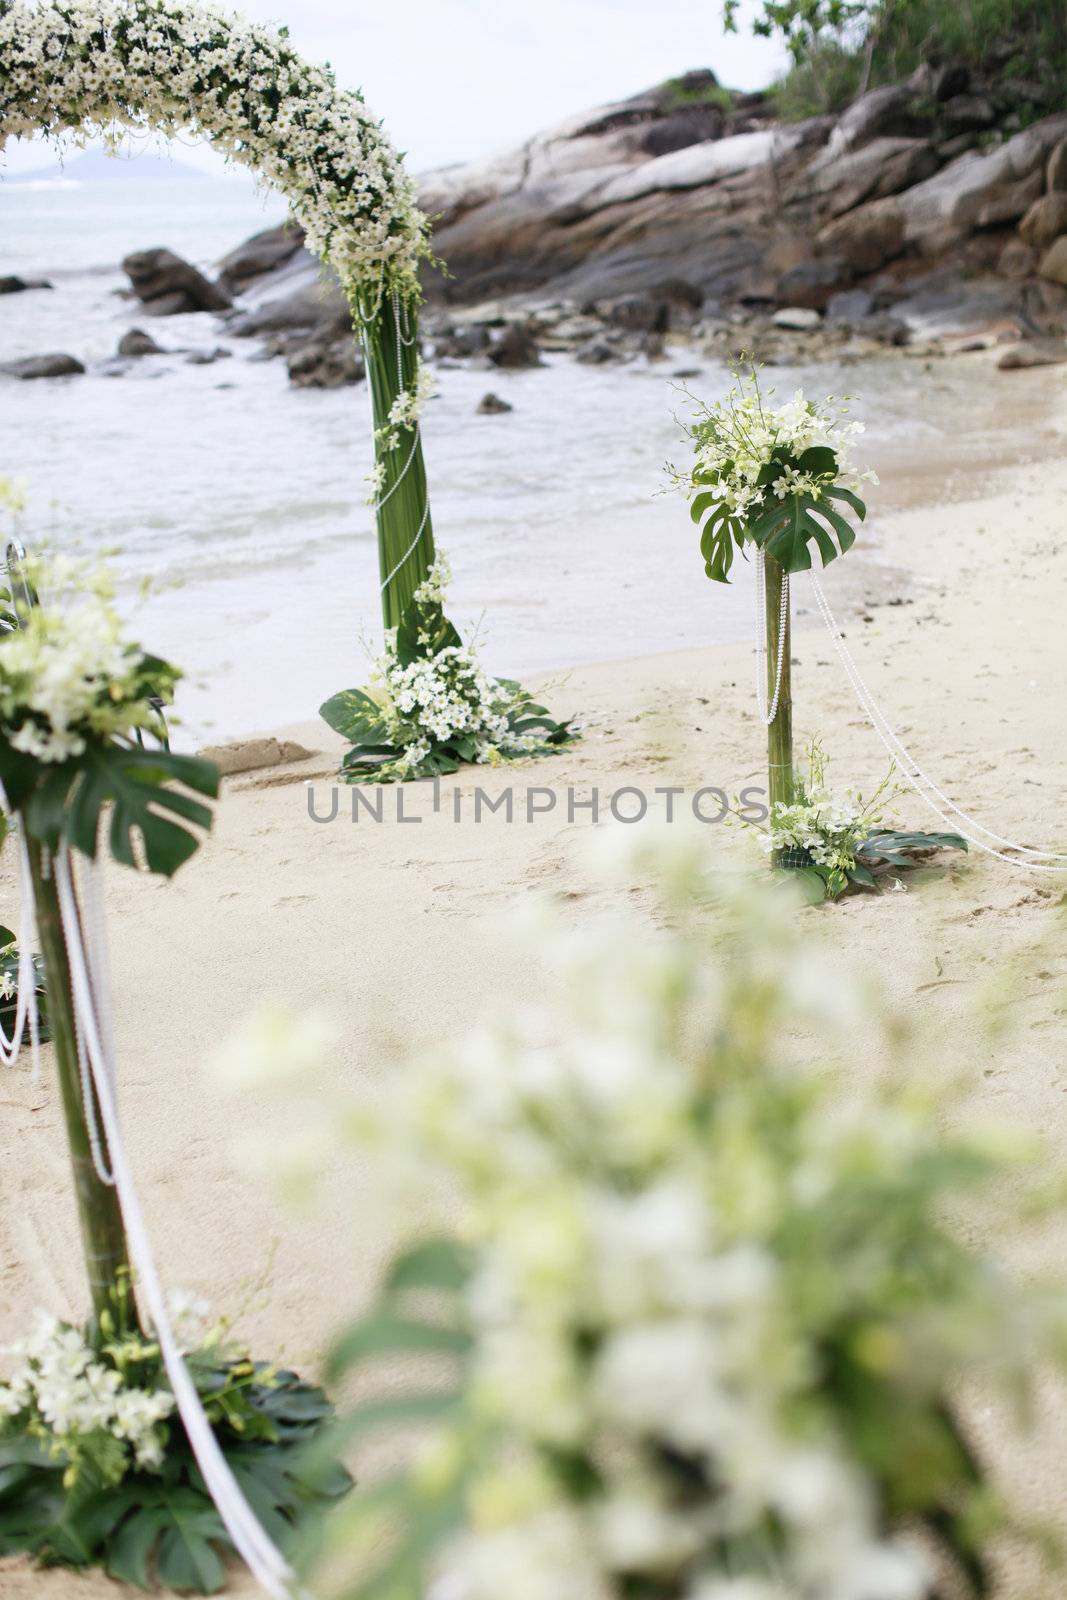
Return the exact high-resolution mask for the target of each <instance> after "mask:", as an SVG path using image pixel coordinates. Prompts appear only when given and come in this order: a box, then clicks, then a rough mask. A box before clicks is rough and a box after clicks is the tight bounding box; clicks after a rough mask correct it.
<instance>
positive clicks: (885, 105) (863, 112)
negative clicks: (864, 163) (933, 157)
mask: <svg viewBox="0 0 1067 1600" xmlns="http://www.w3.org/2000/svg"><path fill="white" fill-rule="evenodd" d="M932 121H933V116H932V112H931V109H930V106H929V104H928V100H927V97H926V96H925V95H923V94H920V93H919V92H918V91H917V90H915V89H914V88H912V87H911V86H910V85H909V84H887V85H886V86H885V87H884V88H881V89H871V90H869V91H868V92H867V93H866V94H863V95H860V97H859V99H858V100H854V101H853V103H852V104H851V105H850V106H849V108H848V110H847V111H846V112H845V113H844V115H843V116H842V117H841V118H840V120H839V121H838V124H837V126H836V128H835V129H834V131H833V133H832V134H831V135H830V139H829V143H828V144H827V147H826V150H827V156H828V158H829V159H830V160H833V159H834V158H835V157H837V156H839V155H841V154H842V153H843V152H844V151H846V150H858V149H859V148H860V147H861V146H862V145H865V144H870V142H871V140H872V139H879V138H884V137H887V136H888V137H892V138H906V139H907V138H915V137H916V136H917V135H920V134H924V133H926V132H927V131H928V130H929V128H930V127H931V124H932Z"/></svg>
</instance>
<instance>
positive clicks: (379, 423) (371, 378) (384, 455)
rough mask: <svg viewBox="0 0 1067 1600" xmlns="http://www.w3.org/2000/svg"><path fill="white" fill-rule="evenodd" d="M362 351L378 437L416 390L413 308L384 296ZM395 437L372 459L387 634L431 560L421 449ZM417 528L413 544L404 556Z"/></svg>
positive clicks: (408, 436)
mask: <svg viewBox="0 0 1067 1600" xmlns="http://www.w3.org/2000/svg"><path fill="white" fill-rule="evenodd" d="M398 309H399V318H398ZM401 336H402V337H401ZM363 347H364V352H365V354H366V358H367V381H368V383H369V384H370V393H371V406H372V408H373V413H374V428H375V433H377V431H378V429H379V428H384V427H386V426H388V423H389V412H390V410H391V409H392V405H393V402H394V400H395V399H396V398H397V396H398V395H399V394H402V393H403V392H404V391H405V390H406V391H407V392H408V393H413V392H414V389H415V384H416V381H417V378H418V367H419V353H418V312H417V310H416V308H415V306H414V305H412V304H411V303H410V302H408V303H407V304H406V305H405V304H404V303H403V302H400V303H399V307H398V305H397V303H394V301H393V300H392V299H391V297H390V296H389V295H384V296H383V297H382V303H381V306H380V308H379V311H378V314H377V316H376V317H375V318H374V320H373V322H371V323H370V325H369V326H366V327H365V328H364V345H363ZM399 433H400V439H399V443H398V444H397V447H396V449H395V450H386V449H383V448H381V447H380V446H379V445H378V443H377V440H376V441H375V455H376V458H377V460H378V461H380V462H381V463H382V465H383V466H384V468H385V481H384V484H383V487H382V488H381V490H380V492H379V494H378V496H377V499H378V500H379V501H382V500H384V504H382V505H381V506H380V509H379V511H378V563H379V572H380V576H381V582H382V583H383V584H385V585H386V586H385V588H383V590H382V620H383V623H384V625H385V627H387V628H395V627H396V626H397V624H398V623H399V621H400V618H401V616H402V614H403V612H404V608H405V607H406V606H407V604H408V602H409V601H410V599H411V597H412V595H413V594H414V593H415V590H416V589H417V588H418V586H419V584H420V583H422V581H423V580H424V578H425V577H426V575H427V573H428V572H429V570H430V566H431V564H432V562H433V557H434V544H433V523H432V521H431V519H430V517H429V516H428V515H426V511H427V504H428V500H427V488H426V466H425V462H424V461H423V455H422V443H421V441H420V439H419V436H418V432H417V430H416V429H413V428H401V429H400V430H399ZM412 451H414V456H412ZM409 462H410V465H409ZM398 480H402V481H400V482H399V487H394V486H395V485H396V484H397V482H398ZM386 497H387V498H386ZM424 518H425V520H424ZM420 527H421V529H422V532H421V533H419V537H418V542H417V544H416V546H415V548H414V550H411V553H410V555H408V554H407V552H408V551H409V550H410V549H411V543H412V540H414V539H415V536H416V533H418V532H419V529H420ZM405 556H406V559H405ZM401 562H402V563H403V564H402V565H401V566H399V568H398V563H401ZM390 574H393V576H391V577H390ZM387 578H388V579H389V582H388V584H386V579H387Z"/></svg>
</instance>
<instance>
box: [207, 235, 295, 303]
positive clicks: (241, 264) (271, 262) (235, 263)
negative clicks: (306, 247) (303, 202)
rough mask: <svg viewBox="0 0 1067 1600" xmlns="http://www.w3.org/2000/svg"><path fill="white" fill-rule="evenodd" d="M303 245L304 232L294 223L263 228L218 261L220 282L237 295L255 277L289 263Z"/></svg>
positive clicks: (260, 276)
mask: <svg viewBox="0 0 1067 1600" xmlns="http://www.w3.org/2000/svg"><path fill="white" fill-rule="evenodd" d="M303 243H304V231H303V229H302V228H301V227H300V226H299V224H297V223H295V222H282V223H279V224H278V226H277V227H276V228H264V229H263V230H262V231H261V232H260V233H254V234H253V235H252V237H251V239H246V240H245V242H244V244H240V245H238V246H237V249H236V250H231V251H230V253H229V255H225V256H223V258H222V260H221V261H220V262H219V282H220V283H222V284H223V285H224V286H225V287H226V289H227V290H229V292H230V293H231V294H240V293H241V292H242V290H244V289H247V287H248V285H249V284H250V283H252V282H254V281H255V279H257V278H262V277H263V276H264V274H265V273H268V272H274V271H275V270H276V269H277V268H278V267H281V266H284V265H285V263H286V262H288V261H291V260H292V259H293V257H294V256H295V255H296V253H297V251H298V250H300V249H301V247H302V246H303Z"/></svg>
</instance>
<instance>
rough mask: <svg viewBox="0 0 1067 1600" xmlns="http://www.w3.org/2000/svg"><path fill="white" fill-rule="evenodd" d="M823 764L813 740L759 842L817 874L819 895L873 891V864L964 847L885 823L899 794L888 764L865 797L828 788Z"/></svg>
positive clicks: (904, 863)
mask: <svg viewBox="0 0 1067 1600" xmlns="http://www.w3.org/2000/svg"><path fill="white" fill-rule="evenodd" d="M828 766H829V763H828V761H827V758H826V755H825V752H824V751H823V748H822V744H821V742H820V741H819V740H818V739H813V740H812V741H811V743H810V744H809V746H808V751H807V761H806V766H805V768H804V769H802V770H801V771H799V772H797V773H795V774H794V778H793V793H792V798H791V799H790V800H788V801H779V802H776V803H775V804H774V805H773V806H772V807H771V814H770V818H769V821H768V825H767V827H766V828H763V829H761V831H760V843H761V844H762V846H763V848H764V850H766V851H767V852H768V853H769V854H771V855H773V856H774V858H775V860H776V861H779V862H781V863H782V864H784V865H785V866H787V867H789V868H791V869H798V868H799V869H800V870H802V871H807V872H808V873H809V875H811V876H812V881H814V879H818V880H819V882H820V883H821V885H822V892H821V893H820V894H819V895H817V898H827V899H831V900H836V899H837V898H838V897H839V896H840V895H842V894H844V893H845V892H846V890H847V889H849V888H850V887H856V888H862V889H873V888H875V887H876V884H877V880H876V877H875V873H876V871H878V870H879V869H881V868H885V867H891V868H893V869H895V870H906V869H908V868H910V867H914V866H918V865H919V864H920V861H919V860H918V859H917V858H916V856H915V852H916V851H921V852H925V853H926V854H927V855H928V854H929V853H931V852H933V851H934V850H946V849H948V850H966V848H967V841H966V840H965V839H964V838H963V837H962V836H961V835H960V834H957V833H916V832H910V833H902V832H900V831H898V830H897V829H896V828H895V827H893V825H892V824H890V823H889V822H888V821H887V818H886V808H887V806H888V805H889V804H890V802H891V801H892V800H893V799H894V798H895V797H896V795H898V794H900V793H902V792H903V791H902V790H900V789H898V788H896V787H894V785H893V768H892V767H890V769H889V771H888V772H887V773H886V776H885V777H884V778H883V779H882V781H881V783H880V784H879V785H878V787H877V789H876V790H875V791H874V793H873V794H872V795H871V796H870V797H869V798H867V799H865V798H864V797H863V795H862V794H861V793H860V792H859V790H857V789H849V790H847V791H846V792H845V793H843V794H842V793H840V792H838V791H835V790H833V789H831V788H830V786H829V783H828V781H827V772H828ZM898 881H899V880H898ZM816 887H817V885H816Z"/></svg>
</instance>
